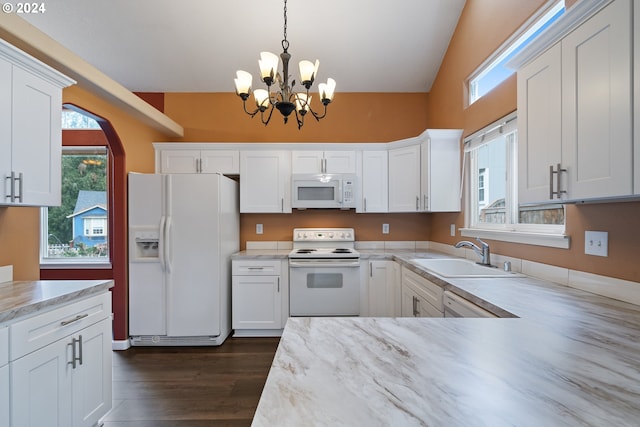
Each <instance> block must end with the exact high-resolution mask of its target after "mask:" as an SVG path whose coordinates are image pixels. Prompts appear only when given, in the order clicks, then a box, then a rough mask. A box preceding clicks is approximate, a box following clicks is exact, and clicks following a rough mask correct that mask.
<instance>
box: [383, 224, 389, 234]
mask: <svg viewBox="0 0 640 427" xmlns="http://www.w3.org/2000/svg"><path fill="white" fill-rule="evenodd" d="M382 234H389V224H382Z"/></svg>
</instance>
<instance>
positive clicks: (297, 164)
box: [291, 150, 356, 174]
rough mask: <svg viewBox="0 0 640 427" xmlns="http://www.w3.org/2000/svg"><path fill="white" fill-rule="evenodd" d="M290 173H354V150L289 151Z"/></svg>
mask: <svg viewBox="0 0 640 427" xmlns="http://www.w3.org/2000/svg"><path fill="white" fill-rule="evenodd" d="M291 172H292V173H312V174H315V173H356V152H355V151H311V150H310V151H306V150H294V151H292V152H291Z"/></svg>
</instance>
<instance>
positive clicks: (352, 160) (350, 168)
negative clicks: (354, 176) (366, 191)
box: [324, 151, 356, 173]
mask: <svg viewBox="0 0 640 427" xmlns="http://www.w3.org/2000/svg"><path fill="white" fill-rule="evenodd" d="M324 159H325V165H326V167H325V172H326V173H356V152H355V151H325V152H324Z"/></svg>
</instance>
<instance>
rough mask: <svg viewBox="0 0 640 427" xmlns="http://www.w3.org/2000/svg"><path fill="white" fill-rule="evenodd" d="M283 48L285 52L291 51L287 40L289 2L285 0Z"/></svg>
mask: <svg viewBox="0 0 640 427" xmlns="http://www.w3.org/2000/svg"><path fill="white" fill-rule="evenodd" d="M282 48H283V49H284V51H285V52H286V51H287V49H289V41H288V40H287V0H284V39H283V40H282Z"/></svg>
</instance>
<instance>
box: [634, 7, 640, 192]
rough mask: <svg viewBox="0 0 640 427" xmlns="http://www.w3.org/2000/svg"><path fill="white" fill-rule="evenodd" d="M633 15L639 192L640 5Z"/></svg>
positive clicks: (637, 185)
mask: <svg viewBox="0 0 640 427" xmlns="http://www.w3.org/2000/svg"><path fill="white" fill-rule="evenodd" d="M633 15H634V17H633V30H634V31H633V49H634V50H633V111H634V115H633V120H634V122H633V129H634V132H633V140H634V141H633V165H634V173H633V178H634V182H633V192H634V194H640V114H638V112H640V7H634V8H633Z"/></svg>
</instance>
